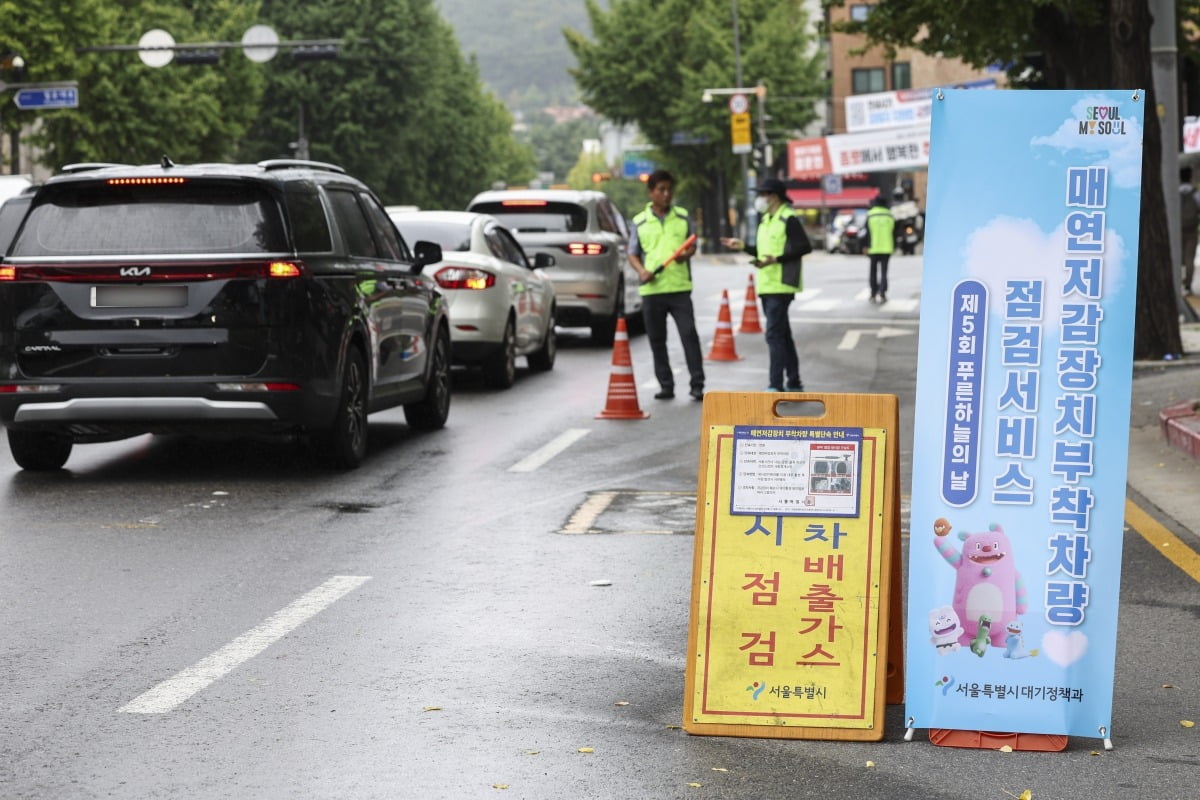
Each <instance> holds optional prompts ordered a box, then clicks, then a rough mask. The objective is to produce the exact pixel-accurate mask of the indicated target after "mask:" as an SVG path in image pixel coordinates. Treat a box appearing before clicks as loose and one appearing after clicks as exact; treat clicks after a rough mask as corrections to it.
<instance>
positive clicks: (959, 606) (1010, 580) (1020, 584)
mask: <svg viewBox="0 0 1200 800" xmlns="http://www.w3.org/2000/svg"><path fill="white" fill-rule="evenodd" d="M941 521H942V520H939V522H941ZM935 527H936V526H935ZM946 527H947V528H948V527H949V526H948V525H946ZM935 534H936V535H935V538H934V540H933V546H934V547H936V548H937V551H938V552H939V553H940V554H941V556H942V558H944V559H946V563H947V564H949V565H950V566H952V567H954V568H955V569H956V570H958V577H957V578H956V579H955V582H954V603H953V606H954V610H955V611H956V612H958V617H959V619H960V620H961V621H962V633H961V635H960V636H959V637H958V641H959V644H962V645H970V644H971V641H972V640H973V639H975V638H976V634H977V633H978V632H979V625H980V618H981V617H986V618H987V621H988V623H989V624H985V626H984V627H985V629H986V631H987V632H986V633H985V635H986V636H987V637H988V639H990V641H991V644H992V646H994V647H1004V637H1005V636H1006V633H1005V629H1006V628H1007V627H1008V624H1009V623H1010V622H1012V621H1014V620H1016V618H1017V617H1018V616H1020V615H1021V614H1024V613H1025V612H1026V611H1027V610H1028V607H1029V606H1028V599H1027V597H1026V594H1025V583H1024V581H1022V580H1021V575H1020V573H1019V572H1017V565H1016V563H1015V562H1014V561H1013V554H1012V545H1010V544H1009V541H1008V537H1007V536H1005V535H1004V529H1003V528H1001V527H1000V526H999V525H994V524H993V525H991V526H990V528H989V530H988V532H987V533H959V534H958V538H959V539H961V540H962V542H963V549H962V552H961V553H960V552H959V551H958V550H956V549H955V548H954V545H953V544H952V543H951V539H950V537H949V536H945V535H944V534H937V531H936V530H935ZM984 646H985V647H986V645H984ZM977 654H978V655H982V653H977Z"/></svg>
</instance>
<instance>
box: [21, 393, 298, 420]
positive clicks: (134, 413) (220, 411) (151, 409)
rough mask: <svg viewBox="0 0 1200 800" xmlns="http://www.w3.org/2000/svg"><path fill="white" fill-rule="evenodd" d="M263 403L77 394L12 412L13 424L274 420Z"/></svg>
mask: <svg viewBox="0 0 1200 800" xmlns="http://www.w3.org/2000/svg"><path fill="white" fill-rule="evenodd" d="M278 419H279V417H278V416H276V414H275V412H274V411H273V410H272V409H271V408H270V406H268V405H267V404H266V403H260V402H246V401H233V400H209V399H208V398H205V397H81V398H75V399H73V400H64V401H62V402H57V403H22V404H21V405H19V406H17V408H16V411H15V413H14V414H13V422H14V423H16V424H17V425H21V424H30V425H37V424H43V423H76V422H132V421H135V420H155V421H165V420H196V421H200V422H213V421H225V420H230V421H255V420H261V421H264V422H274V421H277V420H278Z"/></svg>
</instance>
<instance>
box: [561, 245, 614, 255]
mask: <svg viewBox="0 0 1200 800" xmlns="http://www.w3.org/2000/svg"><path fill="white" fill-rule="evenodd" d="M562 249H563V250H566V251H567V252H568V253H570V254H571V255H573V256H599V255H603V254H604V253H607V252H608V245H605V244H600V243H599V242H571V243H570V244H564V245H563V246H562Z"/></svg>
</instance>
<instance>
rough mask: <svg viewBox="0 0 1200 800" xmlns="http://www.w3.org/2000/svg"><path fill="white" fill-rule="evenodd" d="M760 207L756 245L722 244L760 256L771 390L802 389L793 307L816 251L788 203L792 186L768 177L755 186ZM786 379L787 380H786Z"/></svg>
mask: <svg viewBox="0 0 1200 800" xmlns="http://www.w3.org/2000/svg"><path fill="white" fill-rule="evenodd" d="M754 193H755V198H754V208H755V210H757V211H758V214H759V223H758V234H757V236H756V238H755V243H754V244H752V245H751V244H746V243H745V242H743V241H742V240H741V239H737V238H725V237H722V239H721V244H723V245H725V247H728V248H730V249H731V250H741V251H743V252H746V253H749V254H750V255H752V256H754V260H753V261H751V262H750V263H751V264H753V265H754V267H755V268H756V269H757V270H758V272H757V275H756V280H755V281H754V282H755V284H756V285H757V286H758V298H759V300H761V301H762V307H763V317H764V318H765V319H766V325H765V327H764V328H763V334H764V335H765V336H766V339H767V357H768V360H769V364H768V367H767V380H768V385H767V391H768V392H779V391H784V390H786V391H789V392H802V391H804V383H803V382H802V381H801V380H800V358H799V356H798V355H797V354H796V342H795V340H794V339H793V338H792V323H791V320H790V319H789V318H788V307H789V306H790V305H791V304H792V299H793V298H794V297H795V296H796V292H799V291H801V290H802V289H803V288H804V282H803V277H802V275H801V267H802V261H803V257H804V256H806V255H808V254H809V253H811V252H812V249H813V248H812V242H810V241H809V240H808V234H807V233H805V232H804V223H803V222H801V221H800V217H799V216H797V215H796V212H795V211H793V210H792V207H791V205H790V204H789V203H788V197H787V187H786V186H784V184H783V181H781V180H779V179H778V178H767V179H766V180H764V181H763V182H762V183H760V184H759V185H758V186H757V187H756V188H755V191H754ZM785 381H786V382H785Z"/></svg>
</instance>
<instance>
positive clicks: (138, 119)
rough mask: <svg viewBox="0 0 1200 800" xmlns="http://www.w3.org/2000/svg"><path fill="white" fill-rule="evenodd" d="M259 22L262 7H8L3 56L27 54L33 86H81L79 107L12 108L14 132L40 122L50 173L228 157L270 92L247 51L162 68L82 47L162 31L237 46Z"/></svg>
mask: <svg viewBox="0 0 1200 800" xmlns="http://www.w3.org/2000/svg"><path fill="white" fill-rule="evenodd" d="M64 5H65V7H64ZM256 15H257V3H256V2H245V1H244V0H214V2H211V3H207V4H204V11H203V13H199V12H198V13H195V14H193V13H191V12H189V11H187V10H186V9H184V8H181V7H180V6H178V5H176V4H172V3H166V2H158V1H157V0H142V1H141V2H130V3H120V4H113V3H105V2H103V0H65V2H59V0H55V2H50V0H0V19H4V26H3V32H2V33H0V51H12V52H17V53H20V54H21V55H22V57H23V58H24V59H25V61H26V63H27V68H28V74H27V77H26V80H28V81H61V80H76V81H78V83H79V108H78V109H76V110H69V111H67V110H56V111H41V112H38V111H32V110H29V111H22V112H14V111H10V110H9V109H7V108H6V109H5V113H4V123H5V127H6V128H9V127H10V126H15V125H18V124H20V125H27V124H29V123H31V122H33V120H34V119H35V118H40V119H41V121H42V122H43V127H42V129H41V130H40V131H39V132H38V133H36V134H34V136H33V141H34V142H35V143H36V144H38V145H39V146H40V147H43V148H45V149H46V151H47V154H46V156H45V161H46V162H47V164H48V165H50V166H58V165H61V164H64V163H69V162H75V161H124V162H129V161H132V162H139V163H140V162H145V161H153V160H157V159H158V158H159V157H160V156H161V155H163V154H167V155H169V156H170V157H171V158H172V159H174V160H175V161H177V162H185V161H198V160H220V159H225V158H227V157H228V156H229V155H230V153H231V152H232V151H233V149H234V146H235V142H236V141H237V140H238V138H239V137H240V136H241V135H242V133H243V132H244V131H245V129H246V127H247V126H248V125H249V123H250V121H251V120H252V119H253V118H254V116H255V114H256V113H257V107H258V98H259V94H260V91H261V79H260V78H259V74H258V70H256V69H255V66H256V65H254V64H252V63H250V62H249V61H248V60H247V59H245V58H244V57H242V55H241V54H240V53H237V52H232V51H225V52H224V53H223V54H222V55H221V63H220V65H219V66H200V65H195V66H185V65H181V64H177V63H172V64H169V65H168V66H166V67H163V68H161V69H153V68H151V67H147V66H146V65H144V64H143V63H142V62H141V61H140V60H139V59H138V57H137V55H136V53H134V52H130V51H123V52H79V50H80V49H81V48H87V47H94V46H98V45H110V44H134V43H136V41H137V39H138V38H139V37H140V36H141V34H142V33H144V32H145V31H147V30H149V29H151V28H156V27H157V28H163V29H165V30H168V31H170V32H171V34H172V35H173V36H174V37H175V39H176V41H177V42H181V43H182V42H194V41H213V40H218V41H219V40H225V39H229V38H230V37H232V38H233V39H234V40H235V41H236V40H237V39H239V38H240V37H241V35H242V32H243V31H244V30H245V29H246V28H247V27H249V26H250V24H252V23H253V21H254V19H255V17H256ZM5 99H7V98H5Z"/></svg>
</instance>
